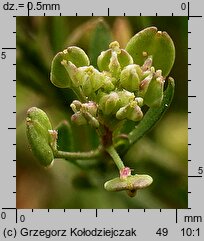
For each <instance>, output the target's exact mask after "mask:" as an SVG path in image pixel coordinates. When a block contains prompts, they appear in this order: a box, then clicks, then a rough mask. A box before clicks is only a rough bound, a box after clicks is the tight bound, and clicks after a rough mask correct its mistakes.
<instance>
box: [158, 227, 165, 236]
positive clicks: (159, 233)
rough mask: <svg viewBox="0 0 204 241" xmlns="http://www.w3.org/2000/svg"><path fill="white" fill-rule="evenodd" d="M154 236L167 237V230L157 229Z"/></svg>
mask: <svg viewBox="0 0 204 241" xmlns="http://www.w3.org/2000/svg"><path fill="white" fill-rule="evenodd" d="M156 234H158V235H159V236H167V235H168V229H167V228H159V229H158V230H157V231H156Z"/></svg>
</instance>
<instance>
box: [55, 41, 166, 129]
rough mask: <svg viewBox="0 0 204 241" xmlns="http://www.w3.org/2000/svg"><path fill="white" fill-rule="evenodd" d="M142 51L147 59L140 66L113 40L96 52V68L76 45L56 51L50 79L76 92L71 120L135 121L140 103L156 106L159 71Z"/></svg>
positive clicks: (159, 94)
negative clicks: (108, 117) (107, 47)
mask: <svg viewBox="0 0 204 241" xmlns="http://www.w3.org/2000/svg"><path fill="white" fill-rule="evenodd" d="M143 54H144V56H147V57H146V60H145V61H144V63H143V65H142V66H140V65H137V64H136V63H134V61H133V58H132V57H131V55H130V54H129V53H128V52H127V51H126V50H124V49H120V46H119V43H118V42H117V41H114V42H112V43H110V45H109V49H108V50H106V51H103V52H101V54H100V55H99V57H98V60H97V65H98V70H97V69H96V68H94V67H93V66H91V65H90V61H89V58H88V56H87V55H86V53H85V52H84V51H83V50H82V49H80V48H78V47H75V46H73V47H69V48H68V49H66V50H64V51H63V52H60V53H58V54H57V55H56V56H55V58H54V60H53V62H52V71H51V81H52V83H53V84H54V85H56V86H58V87H61V88H67V87H70V88H72V89H73V91H74V92H75V93H76V94H77V95H78V98H79V100H75V101H73V103H72V104H71V108H72V110H73V111H74V114H73V116H72V121H74V122H75V123H77V124H79V125H83V124H87V123H89V124H91V125H93V126H94V127H96V128H97V127H98V126H99V119H101V118H98V117H99V116H100V117H101V116H111V118H112V117H114V118H115V119H117V120H119V121H120V120H124V119H127V120H132V121H135V122H137V121H140V120H141V119H142V117H143V112H142V110H141V107H142V106H143V105H147V106H149V107H157V106H159V105H160V103H161V101H162V98H163V87H164V78H163V76H162V71H161V70H155V68H154V67H153V66H152V61H153V60H152V56H148V53H146V52H144V53H143ZM56 66H57V67H56ZM58 75H60V79H59V78H58ZM80 101H81V102H80Z"/></svg>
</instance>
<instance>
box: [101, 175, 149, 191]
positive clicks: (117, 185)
mask: <svg viewBox="0 0 204 241" xmlns="http://www.w3.org/2000/svg"><path fill="white" fill-rule="evenodd" d="M152 182H153V179H152V177H151V176H149V175H138V174H136V175H131V176H128V177H127V178H126V179H121V178H119V177H116V178H114V179H112V180H110V181H107V182H106V183H105V184H104V188H105V189H106V190H107V191H110V192H118V191H123V190H126V191H128V193H131V194H136V191H137V190H139V189H143V188H146V187H148V186H149V185H151V183H152Z"/></svg>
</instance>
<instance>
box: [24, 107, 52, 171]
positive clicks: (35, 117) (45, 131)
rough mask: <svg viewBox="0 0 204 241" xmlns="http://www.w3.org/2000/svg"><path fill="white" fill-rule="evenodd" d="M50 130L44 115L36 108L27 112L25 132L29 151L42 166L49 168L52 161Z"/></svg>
mask: <svg viewBox="0 0 204 241" xmlns="http://www.w3.org/2000/svg"><path fill="white" fill-rule="evenodd" d="M51 129H52V126H51V124H50V121H49V119H48V117H47V115H46V113H45V112H44V111H42V110H40V109H38V108H36V107H32V108H30V109H29V110H28V112H27V118H26V131H27V137H28V141H29V144H30V147H31V150H32V152H33V154H34V155H35V157H36V158H37V159H38V161H39V163H40V164H41V165H42V166H49V165H50V164H51V163H52V161H53V160H54V155H53V150H52V148H51V146H50V142H51V136H50V134H49V130H51Z"/></svg>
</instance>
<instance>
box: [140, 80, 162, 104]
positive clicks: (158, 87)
mask: <svg viewBox="0 0 204 241" xmlns="http://www.w3.org/2000/svg"><path fill="white" fill-rule="evenodd" d="M163 89H164V79H163V77H158V78H153V79H152V80H151V82H150V84H149V87H148V89H147V92H146V94H145V96H144V103H145V104H146V105H148V106H149V107H158V106H160V104H161V102H162V99H163Z"/></svg>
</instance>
